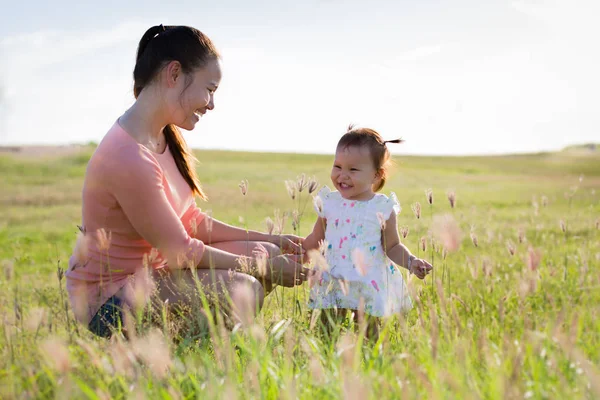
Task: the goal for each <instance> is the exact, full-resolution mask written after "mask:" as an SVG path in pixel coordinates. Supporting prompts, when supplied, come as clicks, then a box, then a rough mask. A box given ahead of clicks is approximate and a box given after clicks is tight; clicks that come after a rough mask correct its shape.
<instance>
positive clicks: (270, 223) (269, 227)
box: [265, 217, 275, 235]
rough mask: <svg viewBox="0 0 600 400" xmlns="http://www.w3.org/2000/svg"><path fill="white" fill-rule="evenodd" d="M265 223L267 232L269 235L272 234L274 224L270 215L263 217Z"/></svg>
mask: <svg viewBox="0 0 600 400" xmlns="http://www.w3.org/2000/svg"><path fill="white" fill-rule="evenodd" d="M265 224H266V225H267V232H268V233H269V235H272V234H273V228H275V224H274V223H273V220H272V219H271V217H267V218H266V219H265Z"/></svg>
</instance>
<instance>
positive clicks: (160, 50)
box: [133, 25, 220, 199]
mask: <svg viewBox="0 0 600 400" xmlns="http://www.w3.org/2000/svg"><path fill="white" fill-rule="evenodd" d="M218 58H220V56H219V53H218V51H217V49H216V48H215V46H214V45H213V43H212V42H211V40H210V39H209V38H208V37H207V36H206V35H204V34H203V33H202V32H200V31H199V30H198V29H195V28H191V27H189V26H163V25H157V26H153V27H152V28H150V29H148V30H147V31H146V33H144V36H142V39H141V40H140V44H139V45H138V51H137V57H136V63H135V68H134V69H133V95H134V96H135V98H137V97H138V96H139V94H140V93H141V92H142V90H144V88H145V87H146V86H148V85H149V84H150V83H151V82H152V81H153V80H154V78H155V77H156V75H157V74H158V73H159V71H160V70H161V69H162V68H163V67H164V66H165V65H167V64H168V63H169V62H171V61H178V62H179V63H180V64H181V70H182V72H183V73H184V74H191V73H193V72H194V71H195V70H197V69H198V68H202V67H204V66H205V65H206V64H207V63H208V62H209V61H210V60H214V59H218ZM190 83H191V82H190ZM164 135H165V139H166V141H167V144H168V145H169V149H170V151H171V154H172V155H173V159H174V160H175V164H176V165H177V169H179V172H180V173H181V175H182V176H183V178H184V179H185V181H186V182H187V183H188V185H190V188H191V189H192V191H193V192H194V193H195V194H197V195H198V196H200V197H201V198H202V199H206V195H205V194H204V192H203V191H202V188H201V186H200V181H199V180H198V176H197V175H196V170H195V166H196V161H197V160H196V158H195V157H194V155H193V154H192V152H191V150H190V149H189V148H188V146H187V143H186V142H185V139H184V138H183V135H182V134H181V132H180V130H179V128H177V127H176V126H175V125H167V126H166V127H165V129H164Z"/></svg>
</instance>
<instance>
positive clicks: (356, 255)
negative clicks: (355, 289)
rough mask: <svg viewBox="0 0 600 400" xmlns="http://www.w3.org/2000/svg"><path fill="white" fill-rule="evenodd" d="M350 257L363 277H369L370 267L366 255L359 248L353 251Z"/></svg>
mask: <svg viewBox="0 0 600 400" xmlns="http://www.w3.org/2000/svg"><path fill="white" fill-rule="evenodd" d="M350 255H351V257H352V263H353V264H354V267H355V268H356V270H357V271H358V273H359V274H360V275H361V276H365V275H367V269H368V266H367V263H366V260H365V255H364V253H363V252H362V251H361V250H360V249H359V248H356V249H354V250H352V252H351V254H350Z"/></svg>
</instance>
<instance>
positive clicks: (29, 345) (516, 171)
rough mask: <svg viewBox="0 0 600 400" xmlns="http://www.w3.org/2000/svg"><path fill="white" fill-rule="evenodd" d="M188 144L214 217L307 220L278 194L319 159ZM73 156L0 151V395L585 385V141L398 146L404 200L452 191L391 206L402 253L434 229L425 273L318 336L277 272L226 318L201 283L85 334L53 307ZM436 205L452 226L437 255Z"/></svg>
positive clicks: (588, 255)
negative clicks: (526, 147)
mask: <svg viewBox="0 0 600 400" xmlns="http://www.w3.org/2000/svg"><path fill="white" fill-rule="evenodd" d="M197 155H198V158H199V159H200V160H201V162H202V165H201V166H200V168H199V171H198V172H199V175H200V177H201V179H202V180H203V184H204V188H205V189H206V190H207V191H208V193H209V194H210V197H211V202H210V203H209V204H207V205H201V206H202V207H203V208H204V209H211V210H212V215H213V216H214V217H215V218H218V219H222V220H224V221H226V222H228V223H234V224H239V221H240V216H242V217H243V221H244V222H243V224H244V226H245V227H247V228H248V229H264V228H263V226H262V225H263V224H264V221H265V218H266V217H267V216H272V215H273V214H274V210H275V209H278V210H280V211H279V217H278V218H277V217H275V221H278V220H279V222H280V223H282V220H283V213H286V215H287V216H288V217H287V218H286V219H285V224H284V230H285V231H286V232H289V233H292V232H293V230H294V229H293V227H292V223H294V224H295V229H296V232H298V233H299V234H307V233H308V232H309V231H310V229H311V228H312V223H313V222H314V220H315V218H316V217H315V214H314V213H313V212H311V211H310V209H309V207H306V204H307V202H308V204H309V205H310V197H309V196H308V193H307V191H304V192H302V196H304V197H302V198H300V197H295V198H294V200H293V201H291V200H290V198H289V197H288V193H287V192H286V189H285V187H284V182H285V181H286V180H292V179H294V178H295V177H298V176H301V175H300V174H302V173H305V174H306V175H305V176H312V175H315V176H316V179H317V180H319V181H320V182H322V183H328V171H329V162H330V158H329V157H326V156H308V155H306V156H305V155H279V154H278V155H273V154H254V153H229V152H199V153H198V154H197ZM86 156H88V155H86V154H84V155H78V156H76V157H67V158H62V159H55V160H43V161H35V160H27V159H13V158H9V157H3V158H0V166H2V168H3V171H7V173H6V174H4V173H3V174H2V176H0V186H1V187H2V188H3V192H2V195H1V196H0V202H1V204H2V212H1V214H0V259H1V260H3V261H2V269H3V271H2V274H1V277H0V289H1V290H0V318H2V335H0V336H1V337H0V349H1V350H0V351H1V352H2V359H1V360H0V398H30V397H35V398H94V399H95V398H99V399H103V398H145V397H148V398H203V399H204V398H227V399H230V398H265V399H270V398H290V399H291V398H310V399H313V398H332V397H333V398H361V399H363V398H400V397H402V398H423V397H425V398H461V399H463V398H467V399H468V398H474V399H478V398H486V399H495V398H598V397H600V370H599V368H598V363H599V361H600V318H599V317H600V315H599V311H600V307H599V305H600V274H599V263H600V231H599V230H598V228H599V226H598V225H599V222H598V218H599V215H598V214H599V213H598V211H599V207H598V200H599V199H598V196H599V195H600V194H599V193H597V192H598V191H600V157H598V156H588V157H587V158H586V159H585V162H582V161H581V159H579V158H572V157H570V156H568V155H561V154H544V155H531V156H519V157H505V158H501V157H493V158H474V157H469V158H411V159H410V162H408V161H405V159H404V158H399V159H398V164H399V167H398V169H397V170H396V171H393V172H392V176H391V179H390V180H389V181H388V183H387V184H386V189H385V190H389V191H395V192H396V193H397V194H398V197H399V199H400V201H401V202H402V203H403V204H414V203H416V202H417V201H423V200H422V196H423V190H425V189H427V188H431V190H432V191H433V193H444V192H447V191H448V190H449V188H450V187H451V188H452V189H453V192H452V193H453V197H454V200H453V201H452V200H451V201H449V203H450V204H443V203H442V202H439V201H438V202H436V203H435V207H433V204H432V203H429V204H430V205H431V206H430V208H429V213H430V214H431V218H418V219H417V218H415V215H414V214H411V213H410V211H408V212H407V208H405V211H404V212H403V213H402V214H401V215H400V216H399V218H398V223H399V225H401V226H403V227H407V228H408V231H411V232H414V234H413V235H408V234H407V237H404V235H403V237H404V238H403V240H406V241H407V243H408V246H409V248H411V249H412V251H413V252H415V253H416V252H417V248H418V246H420V245H421V244H420V238H421V237H423V236H424V237H426V238H429V240H431V239H430V237H436V238H437V239H436V241H435V244H436V245H432V243H431V241H430V242H429V248H428V249H427V250H428V251H426V252H424V251H421V250H423V249H422V248H421V250H419V252H420V255H421V256H422V257H424V256H427V257H428V258H435V267H436V269H437V272H436V275H435V280H433V279H432V277H431V276H430V277H428V278H427V280H426V281H425V282H424V283H421V282H417V281H416V280H411V281H410V284H409V287H410V290H411V293H412V297H413V300H414V303H415V307H414V309H413V310H412V311H411V312H410V313H409V314H408V315H406V316H405V317H394V318H391V319H389V320H386V321H384V324H383V327H382V330H381V334H380V336H379V339H378V341H377V342H375V343H373V342H370V341H368V340H365V339H364V330H361V329H355V328H356V327H355V326H354V322H353V320H352V319H351V318H349V319H347V320H343V321H341V322H340V323H339V324H338V326H337V327H336V329H334V331H333V333H332V334H331V336H325V335H323V334H322V333H321V332H320V331H319V329H318V324H316V322H315V320H314V318H311V315H310V314H309V312H308V310H307V308H306V305H305V303H304V299H306V298H307V295H306V290H307V288H306V287H301V288H299V289H284V288H281V287H278V288H277V289H276V290H275V292H274V293H273V294H271V295H270V296H269V297H268V298H267V301H266V302H265V308H264V309H263V311H262V312H261V313H260V314H259V315H258V316H257V317H253V314H252V313H251V312H248V309H247V308H245V306H246V305H247V303H246V302H245V301H244V297H243V293H242V296H241V297H238V298H234V299H231V300H232V302H233V303H234V307H236V314H235V316H236V318H234V319H233V322H232V323H231V325H233V329H231V328H232V326H229V323H230V322H231V321H227V320H225V319H223V318H221V317H220V314H214V313H212V312H211V310H210V309H209V308H208V302H207V300H206V298H203V297H200V300H199V304H198V305H197V308H196V314H195V315H196V316H197V317H202V318H198V319H197V321H195V322H194V321H182V320H181V316H180V315H178V314H176V313H171V312H169V311H168V310H167V309H164V310H163V313H162V315H161V317H160V318H159V320H160V321H159V322H158V325H155V326H151V325H150V324H147V323H144V320H143V318H139V319H136V320H135V321H136V324H137V325H138V326H137V331H136V332H137V334H136V335H135V336H134V337H131V338H130V340H123V339H122V338H121V337H119V336H115V337H114V338H113V339H111V340H110V341H106V340H102V339H97V338H95V337H94V336H93V335H91V334H90V333H89V332H87V331H86V329H85V328H84V327H82V326H79V325H78V324H77V323H75V322H74V319H73V315H72V312H71V311H70V309H68V308H67V309H65V307H64V305H65V303H66V296H65V292H64V278H63V272H64V271H63V268H64V267H65V264H66V260H67V258H68V255H69V254H70V252H71V248H72V246H73V244H74V242H75V237H76V233H77V227H76V225H77V224H78V223H80V221H79V218H80V217H79V215H80V204H79V197H78V196H79V192H80V190H81V182H82V177H83V174H84V168H85V162H82V160H85V159H86ZM522 168H524V169H522ZM523 170H524V171H525V172H521V171H523ZM465 171H468V172H465ZM581 173H583V174H584V178H583V179H581V180H580V179H579V175H580V174H581ZM242 179H248V181H249V185H250V187H251V190H248V187H249V185H248V184H246V191H247V192H246V194H245V195H244V196H242V195H241V194H240V188H239V187H238V183H239V182H240V181H241V180H242ZM295 182H297V180H296V181H295ZM574 187H577V190H573V189H572V188H574ZM565 192H567V194H568V195H567V196H565ZM296 194H298V193H296ZM533 196H535V197H536V198H539V199H542V200H541V207H540V205H539V204H538V206H537V207H536V206H535V205H534V204H537V202H532V201H531V199H532V197H533ZM45 198H47V199H52V201H45V200H44V199H45ZM438 198H439V197H438ZM449 198H450V196H449ZM456 198H459V199H460V201H458V202H457V201H456ZM294 212H296V216H294ZM444 214H451V215H452V219H453V220H454V221H455V223H456V225H457V227H458V229H459V230H460V231H461V233H462V235H461V240H460V242H459V243H458V246H457V248H456V249H455V250H454V251H453V252H451V253H449V254H447V256H446V257H444V254H443V246H442V244H443V238H440V237H438V236H436V229H435V226H434V225H435V221H436V219H437V218H438V217H439V218H442V219H443V218H445V217H443V215H444ZM561 220H562V221H564V224H561V223H560V221H561ZM276 224H277V222H275V223H274V225H276ZM563 226H564V227H563ZM471 227H475V229H476V230H475V229H473V230H472V229H471ZM408 231H407V232H408ZM430 232H431V233H430ZM277 299H278V300H277ZM188 318H189V317H188ZM196 322H197V324H196ZM185 324H187V325H188V327H190V326H192V325H193V326H194V327H196V328H198V327H200V325H201V324H204V325H202V326H201V327H202V328H203V329H195V330H190V329H188V330H185V329H181V328H182V325H185ZM194 324H195V325H194Z"/></svg>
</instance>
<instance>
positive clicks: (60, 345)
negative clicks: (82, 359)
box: [40, 338, 71, 374]
mask: <svg viewBox="0 0 600 400" xmlns="http://www.w3.org/2000/svg"><path fill="white" fill-rule="evenodd" d="M40 350H41V352H42V354H43V355H44V357H45V358H46V361H47V362H48V363H49V364H50V365H51V366H52V367H53V368H54V369H55V370H56V371H58V372H59V373H61V374H64V373H67V372H69V370H70V369H71V360H70V359H69V349H68V348H67V345H66V343H65V342H64V341H63V340H61V339H59V338H50V339H46V340H45V341H44V342H43V343H42V344H40Z"/></svg>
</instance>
